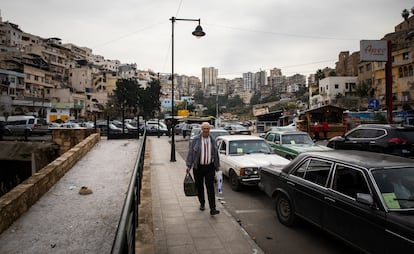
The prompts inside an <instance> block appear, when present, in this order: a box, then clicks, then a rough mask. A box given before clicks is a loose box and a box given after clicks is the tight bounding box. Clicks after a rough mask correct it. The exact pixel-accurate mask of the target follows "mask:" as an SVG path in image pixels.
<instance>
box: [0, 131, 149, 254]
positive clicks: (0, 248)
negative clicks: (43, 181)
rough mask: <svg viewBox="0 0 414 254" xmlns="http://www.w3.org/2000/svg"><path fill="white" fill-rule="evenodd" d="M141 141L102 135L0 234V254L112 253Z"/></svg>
mask: <svg viewBox="0 0 414 254" xmlns="http://www.w3.org/2000/svg"><path fill="white" fill-rule="evenodd" d="M140 146H141V140H107V139H106V138H103V139H101V141H100V142H99V143H98V144H96V145H95V146H94V147H93V148H92V150H91V151H89V153H88V154H86V155H85V156H84V157H83V158H82V159H81V160H80V161H78V162H77V163H76V164H75V166H73V168H72V169H71V170H69V171H68V172H67V173H66V174H65V175H64V176H63V177H62V178H61V179H60V180H59V181H58V182H57V183H56V184H55V185H54V186H53V187H52V188H51V189H50V190H49V191H48V192H47V193H46V194H44V195H43V196H42V197H41V198H40V199H39V201H38V202H37V203H36V204H34V205H33V206H32V207H31V208H30V209H29V210H28V211H27V212H26V213H25V214H23V215H22V216H21V217H20V218H19V219H18V220H16V221H15V222H14V223H13V224H12V225H11V226H10V227H9V228H8V229H7V230H6V231H4V232H3V233H2V234H1V235H0V253H8V254H12V253H19V254H21V253H30V254H32V253H110V251H111V248H112V243H113V241H114V238H115V233H116V229H117V225H118V221H119V218H120V214H121V211H122V206H123V204H124V200H125V196H126V191H127V189H128V185H129V182H130V179H131V175H132V171H133V169H134V165H135V162H136V158H137V154H138V150H139V147H140ZM81 186H87V187H88V188H90V189H91V190H92V191H93V193H92V194H90V195H79V194H78V191H79V189H80V188H81Z"/></svg>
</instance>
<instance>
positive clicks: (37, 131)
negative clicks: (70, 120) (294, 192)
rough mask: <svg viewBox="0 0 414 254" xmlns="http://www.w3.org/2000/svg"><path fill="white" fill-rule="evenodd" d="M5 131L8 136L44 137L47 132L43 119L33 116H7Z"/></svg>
mask: <svg viewBox="0 0 414 254" xmlns="http://www.w3.org/2000/svg"><path fill="white" fill-rule="evenodd" d="M5 124H6V127H5V128H6V129H7V130H8V132H10V133H9V134H10V135H15V136H18V135H25V136H30V135H41V136H43V135H46V134H48V132H49V128H48V125H47V122H46V120H45V119H43V118H36V117H34V116H9V117H8V118H7V120H6V123H5Z"/></svg>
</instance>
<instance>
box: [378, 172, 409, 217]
mask: <svg viewBox="0 0 414 254" xmlns="http://www.w3.org/2000/svg"><path fill="white" fill-rule="evenodd" d="M372 175H373V176H374V179H375V182H376V183H377V186H378V188H379V190H380V192H381V195H382V197H383V199H384V202H385V204H386V205H387V207H388V208H389V209H413V208H414V168H412V167H406V168H393V169H381V170H374V171H373V172H372Z"/></svg>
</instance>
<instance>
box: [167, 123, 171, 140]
mask: <svg viewBox="0 0 414 254" xmlns="http://www.w3.org/2000/svg"><path fill="white" fill-rule="evenodd" d="M171 127H172V123H171V120H170V119H167V132H168V137H170V136H171Z"/></svg>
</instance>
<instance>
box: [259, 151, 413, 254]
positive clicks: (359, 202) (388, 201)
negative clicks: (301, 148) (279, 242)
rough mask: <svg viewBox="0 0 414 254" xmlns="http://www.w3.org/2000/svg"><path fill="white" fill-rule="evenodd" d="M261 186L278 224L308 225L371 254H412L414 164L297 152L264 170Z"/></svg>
mask: <svg viewBox="0 0 414 254" xmlns="http://www.w3.org/2000/svg"><path fill="white" fill-rule="evenodd" d="M259 187H260V188H261V189H262V190H263V191H264V192H265V193H266V194H267V195H268V196H270V197H272V198H273V199H274V200H275V210H276V213H277V217H278V219H279V221H280V222H281V223H282V224H284V225H287V226H292V225H294V224H295V223H296V222H297V221H298V220H297V219H298V218H301V219H304V220H306V221H309V222H311V223H312V224H314V225H316V226H318V227H320V228H321V229H323V230H326V231H327V232H329V233H331V234H333V235H334V236H336V237H338V238H339V239H342V240H344V241H345V242H347V243H348V244H350V245H351V246H353V247H355V248H356V249H358V250H360V251H363V252H369V253H414V161H413V160H412V159H408V158H401V157H398V156H393V155H387V154H381V153H372V152H366V151H339V150H331V151H324V152H308V153H301V154H299V155H298V157H296V158H295V159H294V160H293V161H292V162H291V163H290V164H288V165H287V166H285V167H284V168H283V169H281V170H280V169H277V168H272V167H264V168H262V170H261V171H260V183H259Z"/></svg>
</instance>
